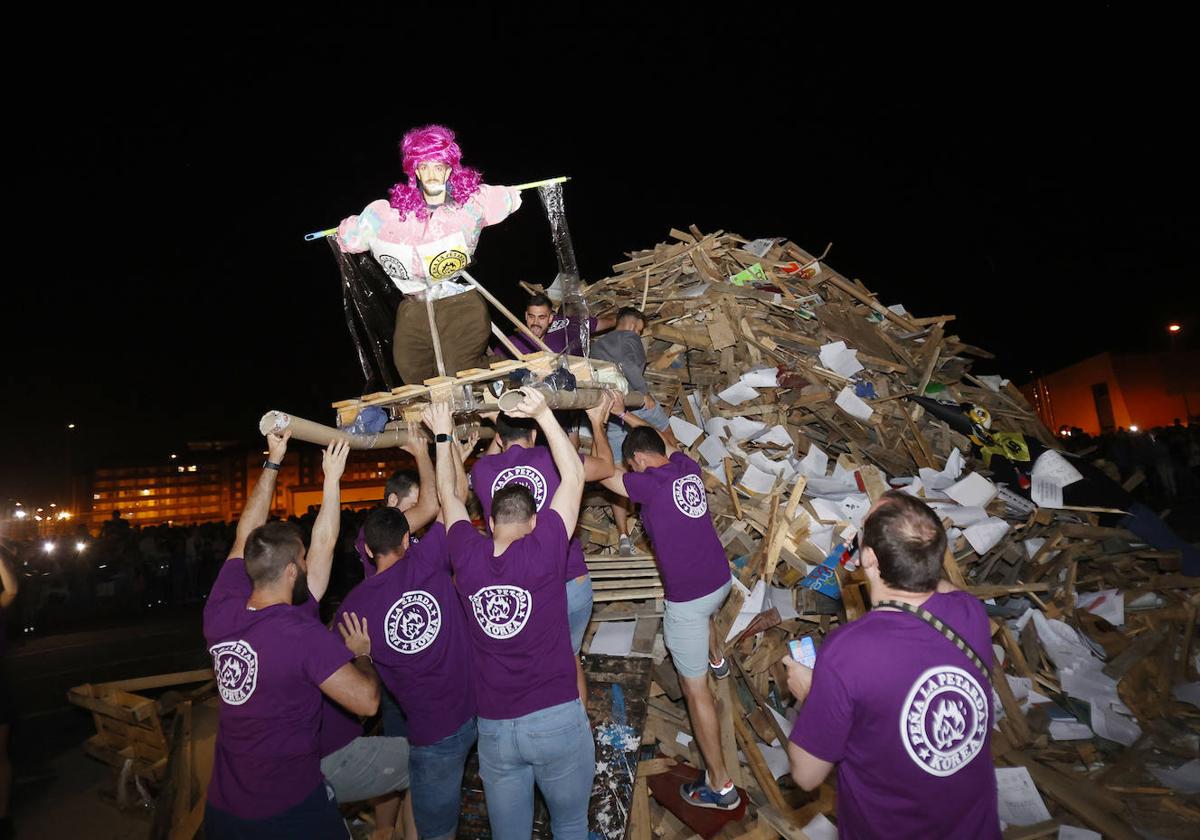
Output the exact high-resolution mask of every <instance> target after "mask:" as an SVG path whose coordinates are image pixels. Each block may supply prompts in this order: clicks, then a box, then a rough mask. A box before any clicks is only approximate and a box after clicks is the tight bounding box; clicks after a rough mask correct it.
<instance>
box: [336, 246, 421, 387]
mask: <svg viewBox="0 0 1200 840" xmlns="http://www.w3.org/2000/svg"><path fill="white" fill-rule="evenodd" d="M326 241H327V242H328V243H329V247H330V249H332V251H333V258H334V259H335V260H337V264H338V270H339V271H340V272H341V275H342V309H343V312H344V314H345V316H346V328H347V329H348V330H350V339H351V341H353V342H354V349H355V351H356V352H357V353H358V363H359V364H360V365H361V366H362V371H363V390H362V393H364V394H370V393H374V392H375V391H390V390H391V389H392V388H397V387H399V386H400V385H401V384H402V382H401V380H400V375H399V374H398V373H396V366H395V363H394V362H393V361H392V335H393V333H394V332H395V329H396V307H398V306H399V305H400V299H401V297H403V295H401V294H400V290H399V289H397V288H396V286H395V284H393V283H392V281H391V278H389V277H388V276H387V275H386V274H384V273H383V269H382V268H380V267H379V263H378V262H376V261H375V257H374V256H372V255H371V252H370V251H364V252H363V253H361V254H346V253H343V252H342V249H341V248H339V247H338V244H337V238H336V237H333V236H328V237H326Z"/></svg>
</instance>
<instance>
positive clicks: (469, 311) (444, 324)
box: [392, 289, 492, 385]
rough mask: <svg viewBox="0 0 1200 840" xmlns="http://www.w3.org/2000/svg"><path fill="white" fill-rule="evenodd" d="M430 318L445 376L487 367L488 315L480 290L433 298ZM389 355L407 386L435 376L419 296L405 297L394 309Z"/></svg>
mask: <svg viewBox="0 0 1200 840" xmlns="http://www.w3.org/2000/svg"><path fill="white" fill-rule="evenodd" d="M433 318H434V322H435V323H436V324H437V328H438V334H439V335H440V337H441V345H442V360H443V361H444V362H445V364H446V375H447V376H454V375H455V374H457V373H458V371H460V370H467V369H468V368H473V367H482V368H486V367H487V358H486V354H487V344H488V338H489V337H490V336H491V334H492V333H491V318H490V317H489V316H488V310H487V304H486V303H484V302H483V296H482V295H480V294H479V292H477V291H475V290H474V289H471V290H470V291H467V292H462V293H461V294H457V295H454V296H453V297H448V298H442V299H441V300H435V301H434V302H433ZM392 358H393V360H394V361H395V362H396V370H397V372H399V374H400V376H401V378H402V379H403V380H404V384H406V385H420V384H421V383H422V382H424V381H425V380H426V379H432V378H433V377H435V376H437V375H438V371H437V360H436V357H435V356H434V353H433V338H432V336H431V335H430V334H429V315H428V314H427V313H426V312H425V301H424V300H422V299H421V298H417V297H412V296H408V297H405V298H404V299H403V300H402V301H400V306H399V308H398V309H397V310H396V333H395V335H394V337H393V340H392Z"/></svg>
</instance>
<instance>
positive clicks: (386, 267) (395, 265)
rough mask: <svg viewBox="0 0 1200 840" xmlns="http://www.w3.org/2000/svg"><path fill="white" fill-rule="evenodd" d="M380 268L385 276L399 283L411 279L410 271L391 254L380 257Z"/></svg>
mask: <svg viewBox="0 0 1200 840" xmlns="http://www.w3.org/2000/svg"><path fill="white" fill-rule="evenodd" d="M379 266H380V267H381V268H382V269H383V273H384V274H386V275H387V276H388V277H390V278H392V279H393V280H395V281H397V282H404V281H407V280H408V279H409V277H408V269H407V268H405V267H404V263H403V262H401V261H400V260H398V259H396V258H395V257H393V256H392V255H391V254H381V255H380V256H379Z"/></svg>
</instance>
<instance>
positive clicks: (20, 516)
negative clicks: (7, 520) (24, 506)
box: [13, 508, 29, 519]
mask: <svg viewBox="0 0 1200 840" xmlns="http://www.w3.org/2000/svg"><path fill="white" fill-rule="evenodd" d="M28 515H29V514H28V513H26V512H25V511H23V510H21V509H20V508H17V512H16V513H14V514H13V516H15V517H17V519H24V518H25V517H26V516H28Z"/></svg>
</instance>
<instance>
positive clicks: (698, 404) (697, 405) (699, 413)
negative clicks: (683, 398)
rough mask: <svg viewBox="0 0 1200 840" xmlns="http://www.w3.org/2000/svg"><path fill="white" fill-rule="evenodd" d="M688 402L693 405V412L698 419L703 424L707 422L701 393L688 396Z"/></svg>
mask: <svg viewBox="0 0 1200 840" xmlns="http://www.w3.org/2000/svg"><path fill="white" fill-rule="evenodd" d="M687 401H688V402H689V403H690V404H691V406H692V412H693V413H694V414H695V415H696V419H698V420H699V421H700V422H701V423H703V422H705V421H704V417H705V415H704V410H703V409H704V403H703V401H702V400H701V399H700V394H699V392H697V393H694V394H688V395H687Z"/></svg>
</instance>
